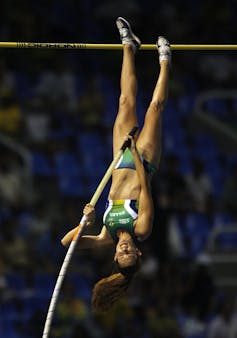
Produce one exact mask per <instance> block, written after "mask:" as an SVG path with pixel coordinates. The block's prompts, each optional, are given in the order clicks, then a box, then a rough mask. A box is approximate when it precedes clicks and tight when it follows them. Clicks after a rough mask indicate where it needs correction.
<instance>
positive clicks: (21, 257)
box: [1, 217, 30, 271]
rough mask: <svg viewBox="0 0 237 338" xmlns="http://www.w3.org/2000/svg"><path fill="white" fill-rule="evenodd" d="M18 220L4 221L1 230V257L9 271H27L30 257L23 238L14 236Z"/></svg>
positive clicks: (27, 246)
mask: <svg viewBox="0 0 237 338" xmlns="http://www.w3.org/2000/svg"><path fill="white" fill-rule="evenodd" d="M18 226H19V224H18V219H17V218H16V217H11V218H10V219H8V220H7V221H5V224H4V227H3V228H2V243H1V246H2V257H3V259H4V262H5V263H6V264H7V266H8V269H9V270H11V269H12V270H13V271H14V270H15V271H16V270H17V269H22V271H28V268H29V263H30V256H29V245H28V243H27V242H26V240H25V238H24V236H20V235H19V234H18V236H16V233H17V228H18Z"/></svg>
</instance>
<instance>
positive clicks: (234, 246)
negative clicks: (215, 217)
mask: <svg viewBox="0 0 237 338" xmlns="http://www.w3.org/2000/svg"><path fill="white" fill-rule="evenodd" d="M216 242H217V246H218V248H219V249H220V250H222V251H231V252H232V251H237V232H236V231H231V232H229V231H228V232H226V231H223V232H221V233H220V234H218V236H217V238H216Z"/></svg>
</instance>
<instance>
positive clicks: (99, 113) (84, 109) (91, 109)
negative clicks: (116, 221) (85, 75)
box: [78, 77, 105, 127]
mask: <svg viewBox="0 0 237 338" xmlns="http://www.w3.org/2000/svg"><path fill="white" fill-rule="evenodd" d="M97 81H98V80H97V78H96V77H92V78H91V79H88V80H87V84H86V87H85V90H84V92H83V93H82V95H81V96H80V99H79V103H78V110H79V115H80V121H81V124H82V126H83V127H103V124H104V123H103V113H104V106H105V103H104V97H103V95H102V93H101V91H100V89H99V86H98V82H97Z"/></svg>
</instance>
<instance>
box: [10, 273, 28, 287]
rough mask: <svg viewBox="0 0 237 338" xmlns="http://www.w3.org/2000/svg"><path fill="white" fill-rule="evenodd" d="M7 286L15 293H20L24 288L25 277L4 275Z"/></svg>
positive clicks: (17, 274)
mask: <svg viewBox="0 0 237 338" xmlns="http://www.w3.org/2000/svg"><path fill="white" fill-rule="evenodd" d="M6 279H7V285H8V287H9V288H10V289H12V290H15V291H17V292H22V291H24V290H25V288H26V280H25V276H24V277H23V276H22V275H21V274H19V273H13V272H11V273H8V274H7V275H6Z"/></svg>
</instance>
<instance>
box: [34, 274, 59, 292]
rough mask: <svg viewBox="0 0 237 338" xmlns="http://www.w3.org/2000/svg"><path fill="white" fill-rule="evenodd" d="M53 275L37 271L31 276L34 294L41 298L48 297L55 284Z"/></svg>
mask: <svg viewBox="0 0 237 338" xmlns="http://www.w3.org/2000/svg"><path fill="white" fill-rule="evenodd" d="M55 281H56V280H55V276H52V275H50V274H47V273H43V272H38V273H36V274H35V275H34V278H33V289H34V292H35V295H37V296H38V297H42V298H46V299H47V298H50V297H51V296H52V293H53V290H54V286H55Z"/></svg>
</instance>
